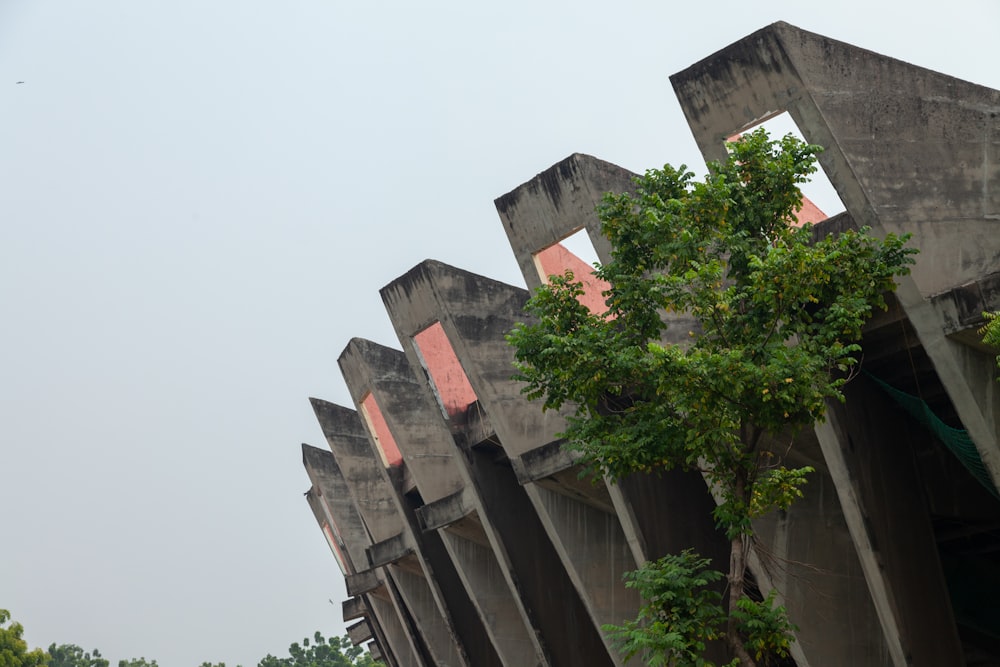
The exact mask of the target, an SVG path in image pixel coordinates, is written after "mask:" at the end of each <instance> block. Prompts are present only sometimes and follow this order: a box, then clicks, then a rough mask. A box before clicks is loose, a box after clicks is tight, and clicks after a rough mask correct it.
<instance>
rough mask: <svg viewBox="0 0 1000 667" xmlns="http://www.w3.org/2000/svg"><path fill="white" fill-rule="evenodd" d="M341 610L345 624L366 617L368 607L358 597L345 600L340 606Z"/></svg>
mask: <svg viewBox="0 0 1000 667" xmlns="http://www.w3.org/2000/svg"><path fill="white" fill-rule="evenodd" d="M341 609H342V610H343V614H344V621H345V622H346V621H353V620H354V619H356V618H364V617H366V616H368V605H366V604H365V601H364V599H362V598H359V597H353V598H347V599H346V600H344V603H343V605H341Z"/></svg>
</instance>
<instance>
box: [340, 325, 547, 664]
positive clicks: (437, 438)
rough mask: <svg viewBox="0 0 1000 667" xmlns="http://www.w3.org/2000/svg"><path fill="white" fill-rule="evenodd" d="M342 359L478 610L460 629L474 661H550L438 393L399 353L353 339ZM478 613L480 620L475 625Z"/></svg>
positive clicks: (427, 535) (430, 538) (429, 529)
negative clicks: (430, 512)
mask: <svg viewBox="0 0 1000 667" xmlns="http://www.w3.org/2000/svg"><path fill="white" fill-rule="evenodd" d="M340 363H341V368H342V369H343V371H344V375H345V377H346V378H349V379H348V383H349V384H350V386H351V388H352V391H354V392H355V393H356V399H357V400H358V401H359V402H364V401H374V403H375V404H376V405H377V406H378V412H379V415H380V418H381V419H382V420H384V423H385V428H386V429H387V430H386V433H387V434H388V435H391V437H392V440H393V442H394V443H395V444H396V446H397V447H398V448H399V450H400V452H401V454H402V456H403V459H404V460H405V461H406V465H407V469H408V471H409V473H410V474H411V475H412V477H413V479H414V481H415V483H416V490H417V491H418V492H419V498H420V504H419V506H416V507H414V509H415V512H416V514H417V516H418V517H419V518H420V521H421V524H422V526H423V528H424V532H423V538H424V540H425V541H426V542H433V543H435V545H436V546H437V548H438V549H443V550H444V552H446V553H447V555H448V556H449V557H450V559H451V564H452V565H453V567H454V569H455V572H456V574H457V575H458V577H459V579H460V580H461V584H462V586H464V588H465V592H466V594H467V596H468V599H469V600H470V601H471V602H472V604H473V605H474V607H475V611H476V614H475V615H467V616H465V617H461V618H456V619H455V622H456V624H457V625H460V624H462V623H464V624H467V625H469V624H472V625H473V627H470V628H468V629H466V631H465V632H463V631H462V629H461V628H459V632H460V634H463V635H468V637H469V639H468V641H466V646H467V651H469V653H470V659H471V660H472V661H473V663H474V664H477V665H480V664H482V665H486V664H490V662H493V661H495V662H498V664H499V663H502V664H504V665H508V666H512V667H513V666H515V665H523V666H524V667H529V666H530V665H544V664H548V663H547V659H546V658H545V656H544V652H543V650H542V647H541V644H540V643H539V641H538V636H537V634H536V633H535V631H534V630H533V629H531V625H530V621H529V619H528V616H527V613H526V611H525V609H524V607H523V605H522V604H521V603H520V600H519V599H518V598H516V597H515V595H514V594H513V592H514V591H516V589H515V588H514V586H513V578H512V576H511V573H510V568H509V564H508V563H507V562H506V561H505V560H504V559H498V558H497V557H496V552H495V550H494V548H493V544H495V543H496V540H495V539H494V540H492V542H491V540H490V536H489V535H488V534H487V530H488V529H489V528H490V524H489V521H488V519H484V517H483V514H482V512H481V506H480V503H479V502H478V499H477V498H476V494H475V489H474V488H473V486H472V485H471V483H470V480H469V476H468V474H467V472H466V470H465V462H464V457H463V456H462V454H461V452H460V451H459V449H458V447H457V445H456V444H455V441H454V438H453V436H452V434H451V432H450V431H449V430H448V427H447V424H445V422H444V421H443V420H442V417H441V413H440V412H439V410H438V406H437V404H436V403H435V401H434V397H433V395H432V394H431V393H430V391H429V390H428V388H427V387H426V385H420V384H419V383H418V382H417V379H416V377H417V376H416V375H415V374H414V370H413V369H412V368H411V367H410V365H409V364H408V363H407V360H406V356H405V355H404V354H403V352H401V351H399V350H393V349H391V348H388V347H385V346H382V345H378V344H377V343H373V342H371V341H367V340H363V339H354V340H352V341H351V342H350V343H349V344H348V346H347V349H346V350H345V351H344V353H343V355H342V356H341V361H340ZM368 405H371V404H370V403H369V404H368ZM376 430H378V429H377V428H376ZM411 495H412V494H411ZM428 506H433V507H436V508H437V509H438V516H439V517H440V514H441V513H442V512H447V513H448V514H449V519H450V522H448V525H444V524H443V523H442V522H440V521H439V522H438V523H437V524H436V525H434V526H428V525H427V522H426V520H425V518H424V515H423V510H424V509H426V508H427V507H428ZM428 551H429V550H428ZM502 554H503V552H502V551H501V555H502ZM440 570H441V568H439V567H438V568H435V573H436V576H439V577H440V576H441V573H440ZM442 591H443V593H445V594H447V592H448V591H447V587H446V586H442ZM476 618H478V620H479V623H478V624H474V621H475V620H476ZM491 648H492V651H490V649H491ZM480 653H487V654H486V655H478V654H480Z"/></svg>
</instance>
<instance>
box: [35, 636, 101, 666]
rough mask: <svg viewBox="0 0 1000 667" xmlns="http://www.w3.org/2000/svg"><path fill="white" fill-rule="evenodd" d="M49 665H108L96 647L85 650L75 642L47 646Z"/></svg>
mask: <svg viewBox="0 0 1000 667" xmlns="http://www.w3.org/2000/svg"><path fill="white" fill-rule="evenodd" d="M48 653H49V667H108V665H109V662H108V661H107V660H106V659H105V658H103V657H102V656H101V652H100V651H98V650H97V649H96V648H95V649H94V650H93V651H91V652H89V653H88V652H86V651H84V650H83V649H82V648H80V647H79V646H77V645H76V644H59V645H58V646H57V645H56V644H55V643H54V642H53V643H52V644H51V645H50V646H49V650H48Z"/></svg>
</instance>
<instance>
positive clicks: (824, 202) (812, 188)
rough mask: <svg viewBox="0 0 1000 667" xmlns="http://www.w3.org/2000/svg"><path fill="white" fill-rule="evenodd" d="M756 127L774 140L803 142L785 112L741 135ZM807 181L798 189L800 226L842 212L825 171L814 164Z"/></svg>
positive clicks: (748, 128) (792, 121) (842, 204)
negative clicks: (800, 202)
mask: <svg viewBox="0 0 1000 667" xmlns="http://www.w3.org/2000/svg"><path fill="white" fill-rule="evenodd" d="M758 127H763V128H764V129H766V130H767V133H768V134H769V135H770V136H771V138H772V139H778V138H780V137H783V136H785V135H787V134H791V135H792V136H794V137H795V138H796V139H799V140H801V141H807V140H806V138H805V136H803V134H802V131H801V130H799V126H798V125H797V124H796V123H795V121H794V120H793V119H792V116H791V115H790V114H789V113H788V112H787V111H782V112H780V113H777V114H774V115H772V116H769V117H768V118H766V119H765V120H763V121H761V122H759V123H756V124H753V125H750V126H748V127H747V128H745V129H744V130H742V132H741V134H742V133H746V132H750V131H751V130H755V129H757V128H758ZM739 136H740V135H739V134H736V135H734V136H732V137H730V140H735V139H737V138H739ZM810 179H811V180H810V181H809V182H808V183H803V184H801V186H800V188H801V190H802V208H801V209H800V210H799V213H798V220H799V223H800V224H805V223H813V224H815V223H817V222H820V221H822V220H826V219H827V218H832V217H833V216H835V215H837V214H840V213H843V212H844V211H845V210H846V209H845V207H844V202H843V201H842V200H841V199H840V195H838V194H837V190H836V188H834V187H833V183H831V182H830V179H829V178H828V177H827V175H826V172H824V171H823V167H822V166H821V165H819V164H818V163H817V164H816V173H815V174H812V175H811V176H810Z"/></svg>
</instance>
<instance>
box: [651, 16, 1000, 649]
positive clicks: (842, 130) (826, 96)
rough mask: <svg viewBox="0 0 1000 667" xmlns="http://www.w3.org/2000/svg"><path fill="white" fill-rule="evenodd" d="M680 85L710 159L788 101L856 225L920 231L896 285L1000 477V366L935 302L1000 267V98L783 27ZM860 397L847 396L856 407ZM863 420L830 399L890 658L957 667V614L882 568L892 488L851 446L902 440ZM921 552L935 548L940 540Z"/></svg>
mask: <svg viewBox="0 0 1000 667" xmlns="http://www.w3.org/2000/svg"><path fill="white" fill-rule="evenodd" d="M671 82H672V83H673V86H674V89H675V91H676V93H677V96H678V99H679V101H680V103H681V107H682V109H683V110H684V113H685V116H686V117H687V119H688V123H689V125H690V126H691V130H692V132H693V133H694V136H695V139H696V141H697V142H698V144H699V147H700V148H701V150H702V153H703V154H704V155H705V157H706V159H716V160H717V159H722V158H724V156H725V149H724V146H723V142H724V140H725V138H726V137H728V136H731V135H732V134H734V133H736V132H738V131H742V130H744V129H747V128H749V127H752V126H753V125H755V124H756V123H758V122H760V121H762V120H764V119H766V118H768V117H770V116H772V115H775V114H776V113H779V112H781V111H787V112H788V113H789V115H790V116H791V117H792V119H793V120H794V121H795V122H796V123H797V125H798V127H799V129H800V130H801V132H802V134H803V135H804V137H805V138H806V140H807V141H809V142H810V143H815V144H819V145H821V146H823V147H824V148H825V151H824V152H823V153H822V154H821V155H820V156H819V162H820V165H821V167H822V168H823V170H824V171H825V172H826V175H827V176H828V177H829V179H830V181H831V183H832V184H833V186H834V187H835V188H836V190H837V192H838V194H839V195H840V197H841V199H842V201H843V203H844V206H845V208H846V209H847V212H848V213H849V214H850V217H851V218H853V220H854V221H856V222H857V223H858V224H859V225H864V226H868V227H871V228H872V230H873V232H874V233H875V234H876V235H879V236H884V235H886V234H889V233H895V234H907V233H908V234H912V240H911V245H913V246H915V247H917V248H919V249H920V251H921V254H920V255H919V256H918V257H917V264H916V265H915V266H914V267H913V271H912V273H911V275H910V276H906V277H903V278H901V279H900V280H899V288H898V290H897V292H896V298H897V300H898V301H899V303H900V304H901V307H902V309H903V311H904V312H905V314H906V317H907V319H908V321H909V323H911V324H912V326H913V329H914V331H915V333H916V336H917V338H918V339H919V341H920V343H921V346H922V348H923V350H924V351H925V352H926V353H927V355H928V357H929V359H930V361H931V362H932V364H933V367H934V370H935V372H936V374H937V376H938V378H940V381H941V384H942V385H943V387H944V388H945V390H946V391H947V393H948V395H949V398H950V400H951V403H952V404H953V405H954V407H955V410H956V412H957V413H958V416H959V418H960V419H961V421H962V424H963V425H964V426H965V428H966V429H967V430H968V432H969V434H970V436H971V438H972V440H973V441H974V442H975V444H976V447H977V449H978V450H979V453H980V455H981V457H982V459H983V462H984V463H985V464H986V466H987V468H988V469H989V471H990V472H991V474H992V476H993V479H994V481H995V482H997V483H1000V443H998V433H1000V428H998V425H1000V422H998V416H1000V392H996V391H995V388H994V385H993V382H992V380H993V377H994V375H995V374H994V373H993V372H992V370H991V369H990V368H989V364H988V363H986V361H987V356H986V355H985V354H984V353H983V352H981V351H979V350H976V349H975V348H973V347H970V346H967V345H963V344H962V343H960V342H958V341H956V340H952V339H950V338H949V337H948V334H949V333H953V331H951V329H953V328H954V326H953V325H954V320H952V319H950V318H949V317H948V315H949V313H948V310H947V308H945V307H943V306H942V301H938V302H937V303H932V302H931V300H930V299H931V297H932V296H933V295H936V294H939V293H941V292H946V291H949V290H952V289H955V288H956V287H959V286H961V285H966V284H968V283H970V282H977V281H980V280H984V279H986V278H987V277H988V276H990V275H991V274H994V273H996V272H997V271H998V270H1000V243H998V239H1000V235H998V234H997V231H998V229H1000V227H998V221H1000V141H998V138H1000V93H998V92H997V91H995V90H990V89H987V88H984V87H982V86H977V85H974V84H971V83H967V82H964V81H960V80H957V79H954V78H952V77H948V76H945V75H943V74H939V73H936V72H931V71H928V70H925V69H922V68H919V67H915V66H913V65H910V64H908V63H904V62H901V61H898V60H894V59H892V58H887V57H885V56H881V55H879V54H875V53H872V52H870V51H865V50H863V49H859V48H856V47H854V46H851V45H848V44H844V43H842V42H837V41H835V40H831V39H828V38H825V37H822V36H820V35H816V34H813V33H809V32H806V31H803V30H800V29H798V28H795V27H794V26H790V25H788V24H785V23H776V24H773V25H771V26H768V27H766V28H764V29H762V30H760V31H758V32H756V33H754V34H752V35H750V36H748V37H746V38H744V39H742V40H740V41H739V42H737V43H735V44H733V45H731V46H729V47H727V48H725V49H723V50H722V51H720V52H718V53H716V54H713V55H712V56H709V57H708V58H706V59H704V60H702V61H700V62H698V63H696V64H695V65H692V66H691V67H690V68H688V69H686V70H684V71H683V72H680V73H678V74H676V75H674V76H672V77H671ZM955 311H958V309H955ZM955 311H953V312H955ZM958 317H959V319H960V318H961V315H960V312H959V315H958ZM861 407H863V406H857V405H855V406H852V405H851V400H850V398H849V400H848V406H847V408H846V410H847V412H848V413H851V411H852V408H861ZM862 424H863V421H862V420H860V418H857V417H848V416H845V415H844V411H843V409H842V408H841V407H840V406H834V409H833V410H832V411H831V417H830V418H829V419H828V420H827V422H825V423H821V424H818V425H817V428H816V434H817V436H818V438H819V442H820V444H821V445H822V448H823V452H824V454H825V458H826V464H827V466H828V468H829V471H830V474H831V476H832V479H833V481H834V482H835V485H836V488H837V491H838V494H839V496H840V501H841V506H842V510H843V514H844V516H845V518H846V520H847V525H848V527H849V528H850V532H851V535H852V536H853V539H854V541H855V544H856V547H857V552H858V556H859V558H860V561H861V563H862V565H863V568H864V572H865V575H866V577H867V580H868V583H869V587H870V589H871V594H872V599H873V601H874V604H875V606H876V608H877V609H878V613H879V618H880V620H881V623H882V627H883V629H884V631H885V638H886V643H887V645H888V647H889V652H890V655H891V656H892V659H893V662H894V664H897V665H902V664H911V663H910V662H909V661H910V660H913V661H914V662H913V663H912V664H917V663H918V662H923V661H925V660H926V663H925V664H946V663H955V664H958V662H959V661H960V657H959V652H960V648H959V647H958V642H957V639H956V638H955V636H954V623H953V621H951V622H945V621H944V620H941V619H938V620H939V621H941V623H944V625H941V623H938V622H933V623H932V622H930V620H929V617H927V618H925V619H924V620H923V621H921V620H920V619H918V618H914V617H913V614H914V613H915V612H914V609H913V607H912V606H911V605H909V604H900V603H897V601H896V598H898V597H899V596H906V595H908V593H907V592H904V591H900V590H895V588H894V586H896V585H898V584H899V583H900V582H898V581H893V577H894V576H896V574H897V573H898V572H901V571H905V569H906V568H905V567H903V568H902V569H901V570H895V571H893V572H888V571H887V570H886V564H885V563H884V562H881V560H882V559H883V558H886V557H887V552H886V550H887V549H889V545H886V544H885V542H884V540H885V539H886V538H888V537H889V535H888V534H886V535H883V536H881V537H882V540H878V539H876V535H874V534H873V533H872V526H871V522H872V521H873V516H874V514H879V513H880V512H887V511H888V509H887V508H886V507H885V506H884V505H882V504H881V503H882V502H884V501H885V498H882V499H876V498H875V497H874V496H872V495H870V494H866V493H863V490H862V489H860V488H859V487H858V484H859V482H858V477H857V475H858V474H861V473H866V474H867V473H868V472H869V471H868V470H866V469H865V468H863V467H862V468H857V467H855V465H853V464H852V457H851V456H850V455H849V453H850V452H854V451H859V450H860V447H858V448H857V449H855V445H856V444H857V443H858V442H859V441H860V440H861V439H862V438H863V437H866V438H871V440H870V446H871V447H873V448H874V450H875V451H884V450H885V449H886V447H887V446H888V445H889V444H890V443H891V442H892V441H893V440H894V438H893V435H892V434H889V433H886V434H884V435H877V436H875V435H867V436H865V435H862V433H864V431H863V430H862ZM852 443H853V444H852ZM866 449H867V448H866ZM898 483H902V482H898ZM905 497H911V496H905ZM873 513H874V514H873ZM904 513H905V511H904ZM893 535H895V537H892V538H891V539H890V541H891V542H892V543H893V544H898V543H901V542H904V541H906V540H908V539H912V538H915V537H916V536H923V537H926V531H925V530H924V528H923V527H922V526H913V527H912V529H911V530H908V531H906V535H903V534H901V533H893ZM925 546H928V548H929V550H930V551H929V553H931V554H936V553H937V552H936V549H935V548H934V545H933V544H931V545H925ZM890 551H891V549H890ZM939 574H940V565H939V564H938V565H937V570H930V571H929V572H928V576H931V577H933V578H934V579H935V580H936V579H937V578H938V577H939ZM909 585H910V586H914V587H916V588H920V589H928V587H926V586H921V585H919V584H916V582H911V583H910V584H909ZM929 590H932V591H934V596H935V597H936V600H935V601H934V602H933V603H932V604H935V605H939V606H938V607H937V608H938V609H944V610H947V609H948V608H949V605H948V601H947V597H945V598H944V599H941V597H940V594H941V590H940V588H939V587H938V586H937V585H936V583H935V585H932V586H930V587H929ZM939 633H942V634H939ZM939 639H940V641H939ZM931 644H933V645H934V646H933V647H932V646H931ZM935 651H940V653H935ZM825 658H826V656H824V659H825Z"/></svg>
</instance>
